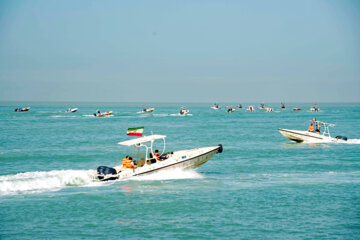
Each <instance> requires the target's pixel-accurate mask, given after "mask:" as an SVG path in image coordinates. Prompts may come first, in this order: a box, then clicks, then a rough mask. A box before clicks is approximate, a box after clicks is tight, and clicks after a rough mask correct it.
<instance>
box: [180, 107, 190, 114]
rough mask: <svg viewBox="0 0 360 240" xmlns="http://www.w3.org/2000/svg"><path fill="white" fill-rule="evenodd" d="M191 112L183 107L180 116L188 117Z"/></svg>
mask: <svg viewBox="0 0 360 240" xmlns="http://www.w3.org/2000/svg"><path fill="white" fill-rule="evenodd" d="M189 112H190V111H189V110H188V109H186V108H185V107H181V110H180V112H179V114H180V115H182V116H185V115H188V114H189Z"/></svg>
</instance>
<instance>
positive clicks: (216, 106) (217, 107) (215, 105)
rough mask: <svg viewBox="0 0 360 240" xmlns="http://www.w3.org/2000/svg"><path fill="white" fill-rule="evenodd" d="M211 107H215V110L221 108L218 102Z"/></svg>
mask: <svg viewBox="0 0 360 240" xmlns="http://www.w3.org/2000/svg"><path fill="white" fill-rule="evenodd" d="M211 108H212V109H214V110H219V109H220V106H219V104H218V103H214V105H213V106H212V107H211Z"/></svg>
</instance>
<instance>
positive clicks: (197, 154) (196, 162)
mask: <svg viewBox="0 0 360 240" xmlns="http://www.w3.org/2000/svg"><path fill="white" fill-rule="evenodd" d="M221 152H222V145H218V146H214V147H205V148H196V149H191V150H183V151H177V152H173V153H172V156H170V157H169V158H168V159H165V160H162V161H156V163H153V164H145V165H144V166H142V167H138V168H135V169H121V167H120V166H117V167H114V168H115V169H119V168H120V169H121V171H120V172H119V173H118V174H116V175H105V176H103V175H102V176H98V178H99V180H101V181H108V180H115V179H126V178H129V177H133V176H143V175H147V174H152V173H154V172H157V171H163V170H169V169H175V168H177V169H192V168H197V167H199V166H201V165H202V164H204V163H206V162H207V161H209V160H210V159H211V158H212V157H213V156H214V155H215V154H216V153H221Z"/></svg>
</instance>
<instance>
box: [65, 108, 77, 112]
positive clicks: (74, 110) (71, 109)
mask: <svg viewBox="0 0 360 240" xmlns="http://www.w3.org/2000/svg"><path fill="white" fill-rule="evenodd" d="M77 110H78V109H77V108H69V109H68V110H67V112H76V111H77Z"/></svg>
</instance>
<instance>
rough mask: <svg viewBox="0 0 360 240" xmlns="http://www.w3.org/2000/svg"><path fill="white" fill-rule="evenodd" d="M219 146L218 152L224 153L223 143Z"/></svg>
mask: <svg viewBox="0 0 360 240" xmlns="http://www.w3.org/2000/svg"><path fill="white" fill-rule="evenodd" d="M218 146H219V149H218V151H217V153H222V151H223V146H222V144H219V145H218Z"/></svg>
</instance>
